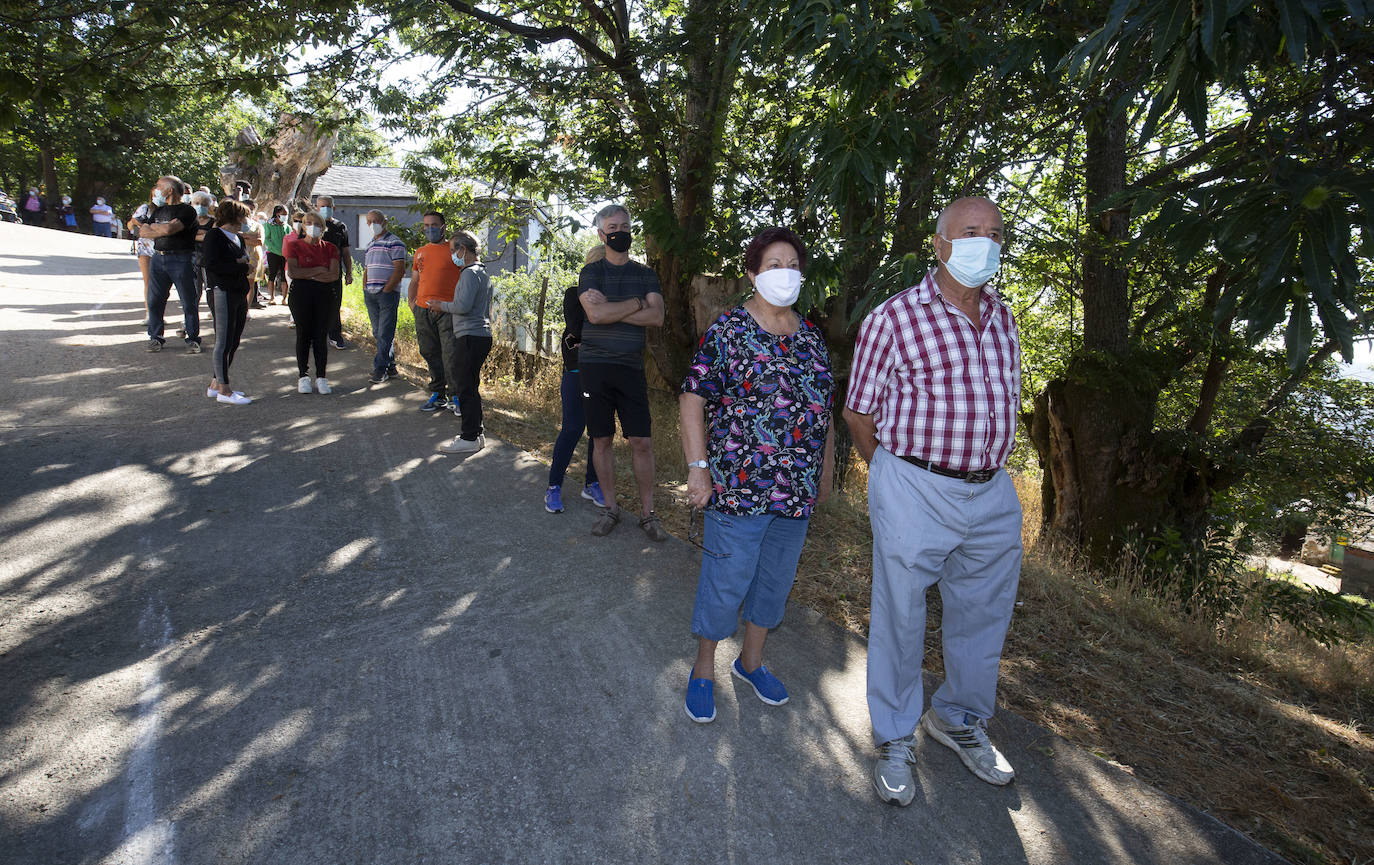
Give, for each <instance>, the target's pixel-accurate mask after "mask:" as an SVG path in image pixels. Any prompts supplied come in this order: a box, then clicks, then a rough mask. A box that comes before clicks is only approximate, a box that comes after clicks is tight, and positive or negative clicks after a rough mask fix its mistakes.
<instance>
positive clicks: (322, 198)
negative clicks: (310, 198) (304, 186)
mask: <svg viewBox="0 0 1374 865" xmlns="http://www.w3.org/2000/svg"><path fill="white" fill-rule="evenodd" d="M323 201H328V202H329V206H330V207H333V206H334V196H332V195H317V196H315V206H316V207H322V206H323V205H322V204H321V203H320V202H323Z"/></svg>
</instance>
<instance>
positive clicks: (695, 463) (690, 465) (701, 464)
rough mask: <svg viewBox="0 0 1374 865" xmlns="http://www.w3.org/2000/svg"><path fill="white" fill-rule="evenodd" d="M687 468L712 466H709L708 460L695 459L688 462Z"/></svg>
mask: <svg viewBox="0 0 1374 865" xmlns="http://www.w3.org/2000/svg"><path fill="white" fill-rule="evenodd" d="M687 468H689V469H705V468H710V466H708V465H707V464H706V460H693V461H692V462H690V463H688V464H687Z"/></svg>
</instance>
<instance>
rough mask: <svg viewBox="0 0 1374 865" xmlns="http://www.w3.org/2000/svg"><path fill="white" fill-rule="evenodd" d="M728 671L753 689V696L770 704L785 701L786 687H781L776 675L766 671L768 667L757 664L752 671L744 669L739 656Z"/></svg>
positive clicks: (778, 703)
mask: <svg viewBox="0 0 1374 865" xmlns="http://www.w3.org/2000/svg"><path fill="white" fill-rule="evenodd" d="M730 673H731V674H732V675H734V677H735V678H736V679H743V680H744V681H746V682H748V683H749V684H750V685H751V686H752V687H753V689H754V696H756V697H758V698H759V699H760V700H762V701H763V702H765V703H767V704H768V705H770V706H781V705H782V704H784V703H786V702H787V689H786V688H784V687H783V685H782V682H780V681H778V677H777V676H775V675H773V674H772V673H770V672H768V668H767V667H765V666H764V665H763V664H759V666H758V669H756V670H754V671H753V672H752V673H747V672H745V670H744V664H742V663H741V662H740V659H739V658H736V659H735V662H734V663H733V664H731V665H730Z"/></svg>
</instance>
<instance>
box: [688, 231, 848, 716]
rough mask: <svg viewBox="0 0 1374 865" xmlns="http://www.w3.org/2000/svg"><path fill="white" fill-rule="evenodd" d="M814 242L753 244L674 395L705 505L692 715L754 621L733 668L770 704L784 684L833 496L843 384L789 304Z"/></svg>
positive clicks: (815, 335)
mask: <svg viewBox="0 0 1374 865" xmlns="http://www.w3.org/2000/svg"><path fill="white" fill-rule="evenodd" d="M805 266H806V247H805V246H804V245H803V244H802V242H801V239H800V238H798V237H797V236H796V235H795V234H793V233H792V232H791V231H788V230H787V229H786V228H768V229H765V230H763V231H762V232H760V233H759V235H758V236H757V237H755V238H754V239H753V240H752V241H750V242H749V245H748V246H747V247H746V248H745V250H744V270H745V273H746V274H747V275H748V277H749V281H750V282H751V283H753V286H754V293H753V295H751V296H750V297H749V299H748V300H746V301H745V302H744V304H743V305H741V306H738V307H736V308H735V309H733V310H731V311H729V312H727V313H725V314H724V315H722V316H721V317H720V318H719V319H717V320H716V322H715V324H712V325H711V326H710V327H709V328H708V329H707V330H706V333H705V334H704V335H703V336H702V338H701V345H700V347H699V348H698V349H697V353H696V356H695V357H693V358H692V362H691V365H690V366H689V367H688V369H687V377H686V379H684V380H683V382H682V393H681V395H680V396H679V397H678V409H679V412H680V413H681V419H682V449H683V453H684V454H685V456H686V458H687V498H688V501H689V503H690V504H691V506H692V507H693V508H702V509H704V513H703V514H702V522H703V526H704V533H703V537H702V541H701V546H702V556H701V576H700V577H699V579H698V581H697V595H696V603H695V606H694V608H693V610H692V633H694V634H696V636H697V655H696V661H695V662H694V663H693V665H692V672H691V674H690V675H689V676H688V679H687V696H686V701H685V708H686V711H687V717H689V718H691V719H692V720H693V721H696V722H697V723H700V724H705V723H709V722H711V721H713V720H715V717H716V704H715V690H714V689H715V678H716V673H715V663H716V647H717V646H718V645H719V643H720V641H721V640H724V639H726V638H727V637H730V636H731V635H733V634H734V633H735V631H736V630H737V629H738V627H739V621H740V619H741V618H743V619H744V644H743V647H742V648H741V651H740V654H739V657H738V658H736V659H735V660H734V662H733V663H731V665H730V672H731V674H732V675H734V676H735V677H736V678H738V679H741V680H742V681H744V682H746V683H748V685H749V686H750V687H751V688H753V691H754V694H755V696H757V697H758V698H759V699H760V700H762V701H763V702H764V703H767V704H768V705H770V706H781V705H782V704H784V703H786V702H787V700H788V693H787V688H786V687H784V686H783V684H782V682H781V681H779V680H778V678H777V676H775V675H773V673H772V672H771V671H770V670H769V669H768V668H767V667H766V666H764V664H763V644H764V641H765V640H766V639H767V637H768V631H769V629H771V628H776V627H777V626H778V625H779V623H781V622H782V617H783V612H784V610H785V609H786V606H787V595H788V593H790V592H791V591H792V583H793V582H794V581H795V580H796V577H797V562H798V560H799V559H800V558H801V553H802V545H803V543H805V541H806V530H807V527H808V525H809V524H810V520H811V514H812V512H813V510H814V509H815V508H816V506H817V505H820V504H822V503H823V502H825V500H826V499H827V498H828V497H829V495H830V489H831V486H832V483H833V477H834V466H835V430H834V424H833V418H832V407H833V403H834V395H835V380H834V377H833V375H832V373H831V367H830V355H829V353H828V352H827V351H826V348H825V337H824V335H823V334H822V333H821V332H820V330H819V329H818V328H817V327H816V326H815V325H813V324H811V322H809V321H807V320H806V319H804V318H802V317H801V315H799V314H798V313H797V312H796V311H795V310H794V309H793V308H792V305H793V304H794V303H796V302H797V297H798V294H799V293H800V290H801V281H802V268H803V267H805Z"/></svg>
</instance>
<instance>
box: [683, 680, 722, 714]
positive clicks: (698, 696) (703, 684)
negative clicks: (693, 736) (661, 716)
mask: <svg viewBox="0 0 1374 865" xmlns="http://www.w3.org/2000/svg"><path fill="white" fill-rule="evenodd" d="M715 687H716V683H715V682H713V681H711V680H710V679H693V678H691V677H690V674H689V677H688V679H687V702H686V703H684V704H683V708H684V709H686V710H687V717H689V718H691V719H692V720H693V721H696V722H697V723H698V724H709V723H711V722H712V721H714V720H715V719H716V695H715V693H714V692H715Z"/></svg>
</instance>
